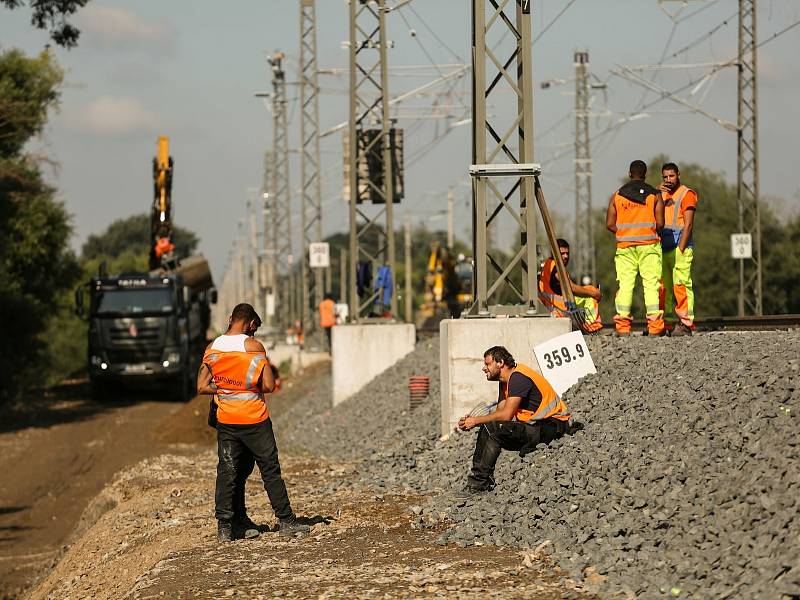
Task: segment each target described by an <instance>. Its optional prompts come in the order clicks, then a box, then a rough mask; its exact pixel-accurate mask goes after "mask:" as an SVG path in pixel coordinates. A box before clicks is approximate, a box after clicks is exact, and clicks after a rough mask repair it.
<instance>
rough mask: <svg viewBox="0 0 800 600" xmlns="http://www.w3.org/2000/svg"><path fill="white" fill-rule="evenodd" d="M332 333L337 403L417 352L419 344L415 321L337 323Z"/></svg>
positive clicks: (335, 400)
mask: <svg viewBox="0 0 800 600" xmlns="http://www.w3.org/2000/svg"><path fill="white" fill-rule="evenodd" d="M331 334H332V335H331V338H332V339H331V346H332V352H331V357H332V366H331V375H332V378H333V405H334V406H336V405H337V404H339V403H341V402H344V401H345V400H347V399H348V398H349V397H350V396H352V395H353V394H355V393H356V392H358V391H359V390H360V389H361V388H363V387H364V386H365V385H366V384H367V383H369V382H370V381H371V380H372V379H374V378H375V377H376V376H377V375H380V374H381V373H382V372H383V371H385V370H386V369H388V368H389V367H391V366H392V365H394V364H395V363H396V362H397V361H398V360H400V359H401V358H403V357H404V356H405V355H406V354H408V353H409V352H411V351H413V350H414V344H415V343H416V330H415V328H414V325H413V324H412V323H380V324H377V323H376V324H364V325H337V326H336V327H334V328H333V330H332V332H331Z"/></svg>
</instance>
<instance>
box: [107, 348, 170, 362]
mask: <svg viewBox="0 0 800 600" xmlns="http://www.w3.org/2000/svg"><path fill="white" fill-rule="evenodd" d="M108 360H109V361H111V364H133V363H145V362H161V350H160V349H155V350H154V349H152V348H142V349H136V348H129V349H125V350H122V349H116V348H115V349H111V350H108Z"/></svg>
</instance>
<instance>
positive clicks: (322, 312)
mask: <svg viewBox="0 0 800 600" xmlns="http://www.w3.org/2000/svg"><path fill="white" fill-rule="evenodd" d="M334 325H336V305H335V304H334V302H333V300H330V299H328V300H323V301H322V302H320V303H319V326H320V327H325V328H328V327H333V326H334Z"/></svg>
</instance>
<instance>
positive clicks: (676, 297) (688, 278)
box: [659, 162, 697, 335]
mask: <svg viewBox="0 0 800 600" xmlns="http://www.w3.org/2000/svg"><path fill="white" fill-rule="evenodd" d="M660 189H661V195H662V196H663V198H664V229H662V230H661V253H662V255H663V266H662V277H661V290H660V297H659V303H660V307H661V310H663V311H664V315H665V317H666V318H667V319H669V318H670V315H671V313H672V310H673V309H672V307H673V303H674V305H675V316H676V317H677V318H678V323H677V324H676V326H675V327H674V328H673V329H672V335H692V331H694V290H693V289H692V260H693V259H694V242H693V241H692V231H693V229H694V215H695V211H696V210H697V192H695V191H694V190H693V189H691V188H688V187H686V186H685V185H683V184H682V183H681V173H680V171H679V170H678V165H676V164H675V163H672V162H669V163H667V164H665V165H664V166H663V167H661V188H660Z"/></svg>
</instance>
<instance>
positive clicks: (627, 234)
mask: <svg viewBox="0 0 800 600" xmlns="http://www.w3.org/2000/svg"><path fill="white" fill-rule="evenodd" d="M614 207H615V208H616V209H617V223H616V225H617V248H629V247H630V246H646V245H648V244H655V243H657V242H659V241H660V240H661V238H660V237H659V235H658V231H657V230H656V196H655V194H650V195H648V196H647V198H646V199H645V203H644V204H639V203H638V202H634V201H633V200H628V199H627V198H625V197H623V196H620V195H619V193H616V194H614Z"/></svg>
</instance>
